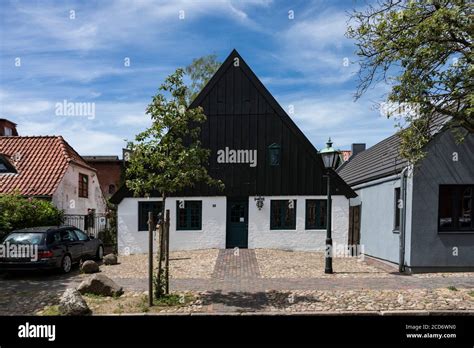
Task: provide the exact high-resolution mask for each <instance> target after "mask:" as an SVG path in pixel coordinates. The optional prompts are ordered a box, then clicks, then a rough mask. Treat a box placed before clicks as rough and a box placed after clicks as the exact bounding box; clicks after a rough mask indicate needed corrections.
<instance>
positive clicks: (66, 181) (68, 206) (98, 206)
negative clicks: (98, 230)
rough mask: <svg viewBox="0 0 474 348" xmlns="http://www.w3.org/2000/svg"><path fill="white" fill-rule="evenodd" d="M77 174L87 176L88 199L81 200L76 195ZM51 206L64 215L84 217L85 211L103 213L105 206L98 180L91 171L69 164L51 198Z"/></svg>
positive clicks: (81, 198)
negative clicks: (90, 210) (62, 211)
mask: <svg viewBox="0 0 474 348" xmlns="http://www.w3.org/2000/svg"><path fill="white" fill-rule="evenodd" d="M79 173H82V174H86V175H88V176H89V197H87V198H83V197H79V195H78V185H79ZM52 202H53V204H54V205H55V206H56V207H57V208H58V209H62V210H64V213H65V214H80V215H86V214H87V209H95V211H96V213H104V212H105V211H106V204H105V200H104V197H103V195H102V191H101V190H100V185H99V180H98V178H97V175H96V173H95V172H94V171H93V170H90V169H87V168H84V167H80V166H77V165H75V164H72V163H71V164H69V166H68V168H67V170H66V173H65V174H64V176H63V178H62V179H61V181H60V182H59V185H58V187H57V189H56V191H55V192H54V194H53V198H52Z"/></svg>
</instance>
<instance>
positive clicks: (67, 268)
mask: <svg viewBox="0 0 474 348" xmlns="http://www.w3.org/2000/svg"><path fill="white" fill-rule="evenodd" d="M71 268H72V259H71V256H69V255H64V257H63V260H62V261H61V271H62V272H63V273H69V272H71Z"/></svg>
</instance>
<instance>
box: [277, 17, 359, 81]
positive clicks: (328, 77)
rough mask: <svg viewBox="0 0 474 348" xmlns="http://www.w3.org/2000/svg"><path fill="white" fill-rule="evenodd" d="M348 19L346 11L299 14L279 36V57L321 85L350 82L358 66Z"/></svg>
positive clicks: (290, 66)
mask: <svg viewBox="0 0 474 348" xmlns="http://www.w3.org/2000/svg"><path fill="white" fill-rule="evenodd" d="M347 20H348V18H347V15H346V13H345V12H343V11H339V10H331V9H329V10H325V11H323V12H320V13H318V14H316V15H315V16H309V15H307V16H306V17H302V18H301V19H300V17H298V16H297V17H296V18H295V19H294V24H292V25H291V26H290V27H289V28H287V29H286V30H284V31H282V32H281V33H280V35H279V36H280V40H279V41H278V42H279V44H280V45H281V54H280V55H279V56H277V58H278V59H279V60H280V61H281V64H284V65H285V66H287V67H288V68H291V69H293V70H295V71H298V72H301V73H303V74H304V75H305V76H307V77H308V78H309V79H313V80H314V79H316V80H317V83H319V84H341V83H344V82H347V81H349V80H350V79H351V78H353V76H354V74H355V72H356V68H357V67H356V66H354V65H353V64H352V62H351V60H352V59H353V57H352V49H353V48H352V43H351V42H350V40H348V39H347V38H346V37H345V31H346V27H347Z"/></svg>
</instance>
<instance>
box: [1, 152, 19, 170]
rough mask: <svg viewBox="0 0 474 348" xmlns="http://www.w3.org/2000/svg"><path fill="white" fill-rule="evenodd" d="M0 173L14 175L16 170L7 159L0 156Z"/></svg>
mask: <svg viewBox="0 0 474 348" xmlns="http://www.w3.org/2000/svg"><path fill="white" fill-rule="evenodd" d="M2 173H16V170H15V168H14V167H13V166H12V164H11V163H10V162H9V161H8V159H7V158H6V157H4V156H3V155H1V154H0V174H2Z"/></svg>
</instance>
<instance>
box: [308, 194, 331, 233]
mask: <svg viewBox="0 0 474 348" xmlns="http://www.w3.org/2000/svg"><path fill="white" fill-rule="evenodd" d="M326 218H327V201H326V200H324V199H307V200H306V229H307V230H323V229H325V228H326Z"/></svg>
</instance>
